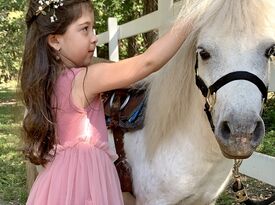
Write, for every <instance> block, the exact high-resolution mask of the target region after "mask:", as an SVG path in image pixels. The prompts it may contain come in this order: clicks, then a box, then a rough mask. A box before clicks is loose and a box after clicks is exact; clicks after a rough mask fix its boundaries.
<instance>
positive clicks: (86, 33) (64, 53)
mask: <svg viewBox="0 0 275 205" xmlns="http://www.w3.org/2000/svg"><path fill="white" fill-rule="evenodd" d="M93 26H94V13H93V12H91V10H89V9H86V8H84V9H82V16H81V17H80V18H78V19H77V20H76V21H74V22H73V23H72V24H70V25H69V26H68V28H67V31H66V32H65V33H64V34H63V35H61V36H59V43H60V48H61V49H60V54H61V56H60V57H61V59H62V60H63V62H64V63H65V64H69V66H77V67H81V66H87V65H89V64H90V63H91V60H92V57H93V54H94V50H95V48H96V43H97V37H96V35H95V34H94V32H93ZM68 60H69V62H68ZM71 63H73V65H70V64H71Z"/></svg>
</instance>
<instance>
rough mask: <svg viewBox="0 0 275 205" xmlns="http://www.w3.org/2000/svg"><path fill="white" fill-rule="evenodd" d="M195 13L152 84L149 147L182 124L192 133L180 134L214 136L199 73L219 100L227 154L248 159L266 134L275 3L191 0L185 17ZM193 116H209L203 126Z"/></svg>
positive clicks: (216, 119) (216, 113)
mask: <svg viewBox="0 0 275 205" xmlns="http://www.w3.org/2000/svg"><path fill="white" fill-rule="evenodd" d="M190 19H192V21H193V22H194V23H193V31H192V32H191V34H190V35H189V36H188V38H187V39H186V41H185V42H184V44H183V46H182V48H181V49H180V51H179V52H178V53H177V54H176V55H175V57H174V58H173V60H172V61H170V62H169V63H168V64H167V65H166V68H165V69H162V70H161V71H160V72H158V73H157V74H156V75H155V76H154V78H152V80H151V83H150V91H149V95H148V104H147V111H146V126H145V130H146V133H147V135H148V136H150V137H146V138H145V141H146V142H145V145H146V146H147V151H148V153H149V155H151V154H153V153H154V152H155V150H157V148H158V147H159V146H158V145H159V144H160V143H161V142H165V141H163V139H167V138H169V136H171V135H172V134H173V133H175V132H176V130H181V131H183V132H186V133H183V134H179V133H177V134H176V136H186V137H188V136H189V135H192V134H194V133H195V135H199V136H201V135H207V136H208V135H211V134H212V133H211V129H207V126H208V124H205V122H207V121H206V120H207V117H206V115H205V114H204V113H203V116H202V117H201V114H202V112H203V109H204V105H203V104H202V99H203V97H201V98H200V95H201V94H200V92H199V90H198V88H197V87H196V85H195V75H196V74H195V73H197V77H199V78H201V84H203V85H204V87H206V89H204V90H206V91H203V93H204V95H205V96H206V97H207V100H208V101H210V102H209V103H208V104H209V105H211V106H212V107H211V108H210V109H209V113H210V115H209V116H210V117H209V118H210V121H213V123H212V127H213V128H214V129H213V131H214V133H215V136H216V139H217V141H218V144H219V145H220V148H221V150H222V153H223V154H224V155H225V156H226V157H228V158H247V157H249V156H250V155H251V154H252V153H253V151H254V150H255V149H256V147H257V146H258V145H259V143H260V142H261V139H262V137H263V136H264V133H265V128H264V123H263V120H262V118H261V111H262V106H263V100H264V98H266V92H267V89H266V86H267V85H268V72H269V66H270V65H269V64H270V55H272V54H273V53H274V43H275V40H274V39H275V36H274V35H275V22H274V23H273V22H272V21H274V20H275V1H274V0H184V1H183V6H182V10H181V12H180V14H179V17H178V19H177V21H181V22H183V23H184V21H187V22H189V21H190ZM176 25H180V24H176ZM195 68H196V69H195ZM195 70H196V72H195ZM236 72H237V73H236ZM230 73H231V74H230ZM228 74H229V75H228ZM224 76H226V77H225V78H222V77H224ZM219 79H222V80H221V82H220V81H218V80H219ZM215 82H217V83H215ZM213 84H214V86H211V85H213ZM209 87H210V88H211V89H210V90H211V91H209V89H208V88H209ZM208 91H209V93H208ZM198 95H199V96H198ZM201 96H202V95H201ZM198 107H199V109H198ZM190 119H193V120H200V121H203V122H197V123H196V124H197V125H195V124H194V123H193V122H192V121H190ZM207 123H208V122H207ZM209 128H210V126H209ZM210 133H211V134H210ZM166 136H167V137H166ZM192 139H194V138H192ZM196 139H197V138H196ZM197 140H199V139H197ZM205 140H206V139H205V138H204V140H202V141H203V142H205ZM208 142H209V143H210V144H211V143H212V140H211V142H210V141H208ZM206 149H207V148H206Z"/></svg>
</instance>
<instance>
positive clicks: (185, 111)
mask: <svg viewBox="0 0 275 205" xmlns="http://www.w3.org/2000/svg"><path fill="white" fill-rule="evenodd" d="M189 40H190V39H189ZM192 42H194V39H191V40H190V42H187V43H186V44H187V45H186V44H185V45H184V46H183V47H182V48H181V50H180V51H179V52H178V53H177V55H176V56H175V57H174V58H173V59H172V60H171V61H170V62H169V63H168V64H167V65H166V66H165V68H163V69H162V70H161V71H159V72H158V73H156V74H155V76H154V77H153V79H152V81H151V84H150V90H149V93H148V102H147V111H146V119H145V136H146V137H145V140H146V142H145V144H147V145H149V146H155V147H149V148H147V149H149V150H154V149H155V148H156V147H157V146H158V144H159V143H161V140H162V139H164V138H165V137H166V136H170V135H171V133H172V132H173V130H174V129H176V128H178V127H179V126H180V127H181V128H184V126H186V125H188V123H187V121H188V120H190V117H191V116H192V115H193V114H194V112H193V110H194V109H195V107H196V106H197V107H198V106H200V109H203V107H202V106H203V103H202V101H201V96H199V95H200V93H199V91H198V89H197V88H196V85H195V73H194V69H193V68H194V66H195V56H194V53H195V47H194V45H193V43H192ZM183 48H184V49H183ZM188 51H189V52H188ZM200 103H201V105H200Z"/></svg>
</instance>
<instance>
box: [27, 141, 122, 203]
mask: <svg viewBox="0 0 275 205" xmlns="http://www.w3.org/2000/svg"><path fill="white" fill-rule="evenodd" d="M115 158H116V155H115V154H113V153H112V152H111V151H110V150H109V148H108V145H107V144H106V143H104V142H97V143H95V144H94V145H92V144H88V143H85V142H77V143H69V144H66V145H64V146H60V145H58V147H57V153H56V156H55V158H54V160H53V161H52V162H50V163H49V164H48V165H47V166H46V168H45V169H44V170H43V171H42V172H41V173H40V174H39V175H38V177H37V179H36V181H35V182H34V184H33V187H32V189H31V192H30V195H29V198H28V201H27V205H123V198H122V193H121V189H120V183H119V179H118V176H117V172H116V169H115V166H114V164H113V160H114V159H115Z"/></svg>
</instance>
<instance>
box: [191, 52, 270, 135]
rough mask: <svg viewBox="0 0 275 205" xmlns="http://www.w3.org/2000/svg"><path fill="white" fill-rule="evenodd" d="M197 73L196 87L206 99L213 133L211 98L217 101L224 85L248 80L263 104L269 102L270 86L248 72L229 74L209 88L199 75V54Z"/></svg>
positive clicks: (207, 113)
mask: <svg viewBox="0 0 275 205" xmlns="http://www.w3.org/2000/svg"><path fill="white" fill-rule="evenodd" d="M195 71H196V85H197V86H198V88H199V89H200V90H201V92H202V95H203V96H204V97H205V98H206V103H205V108H204V111H205V112H206V115H207V118H208V121H209V123H210V126H211V128H212V130H213V131H214V130H215V126H214V123H213V119H212V115H211V109H212V106H213V105H211V104H209V98H210V97H213V98H214V100H215V93H216V92H217V91H218V90H219V89H220V88H221V87H223V86H224V85H226V84H228V83H230V82H232V81H235V80H247V81H249V82H251V83H253V84H254V85H256V86H257V87H258V89H259V90H260V91H261V93H262V99H263V102H266V100H267V92H268V86H266V85H265V84H264V82H263V81H262V80H261V79H260V78H258V77H257V76H256V75H254V74H253V73H249V72H247V71H236V72H232V73H228V74H227V75H225V76H223V77H221V78H220V79H218V80H217V81H216V82H215V83H213V84H212V85H211V86H209V87H207V85H206V84H205V82H204V81H203V80H202V78H201V77H200V76H199V75H198V54H197V56H196V65H195ZM213 95H214V96H213Z"/></svg>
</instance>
